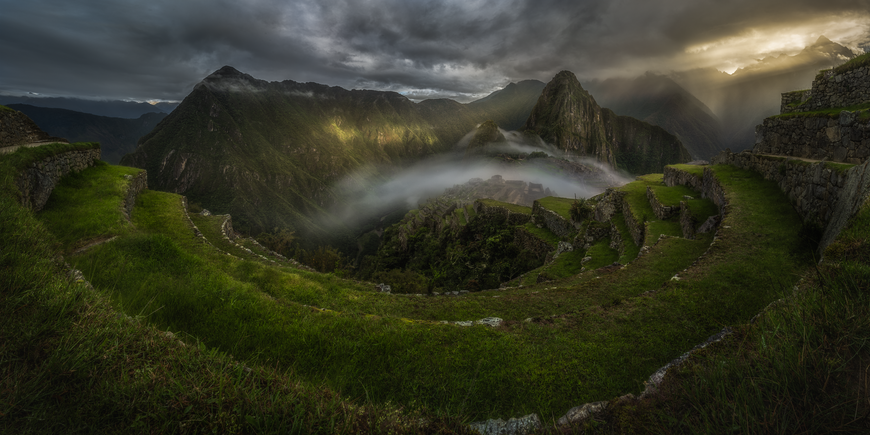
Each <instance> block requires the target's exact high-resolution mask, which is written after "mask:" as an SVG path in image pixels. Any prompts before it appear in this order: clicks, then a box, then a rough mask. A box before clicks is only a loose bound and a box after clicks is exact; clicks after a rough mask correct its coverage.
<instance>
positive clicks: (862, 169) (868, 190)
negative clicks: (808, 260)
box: [819, 160, 870, 253]
mask: <svg viewBox="0 0 870 435" xmlns="http://www.w3.org/2000/svg"><path fill="white" fill-rule="evenodd" d="M844 178H845V181H844V182H843V183H842V186H841V187H840V191H839V196H838V198H837V203H836V204H834V208H833V211H832V212H831V218H830V219H829V220H828V226H827V227H826V228H825V232H824V234H822V240H821V242H820V243H819V251H820V252H822V253H824V252H825V248H826V247H827V246H828V245H830V244H831V242H833V241H834V239H835V238H837V236H838V235H839V234H840V231H841V230H842V229H843V228H844V227H845V226H846V224H847V223H848V222H849V219H850V218H851V217H852V216H854V215H855V213H857V212H858V210H859V209H860V208H861V206H862V205H864V203H865V202H866V201H867V200H868V195H870V160H868V161H866V162H864V164H863V165H858V166H855V167H853V168H851V169H849V170H848V171H846V174H845V177H844ZM838 180H839V177H838Z"/></svg>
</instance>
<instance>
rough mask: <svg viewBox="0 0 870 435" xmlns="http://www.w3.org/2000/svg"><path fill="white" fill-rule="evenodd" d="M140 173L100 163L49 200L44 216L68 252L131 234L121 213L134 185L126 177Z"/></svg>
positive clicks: (63, 182)
mask: <svg viewBox="0 0 870 435" xmlns="http://www.w3.org/2000/svg"><path fill="white" fill-rule="evenodd" d="M139 172H142V170H141V169H136V168H127V167H124V166H110V165H107V164H105V163H102V162H100V164H98V165H97V166H96V167H94V168H90V169H88V170H87V171H86V174H82V173H78V174H70V175H68V176H66V177H64V178H63V179H62V180H61V181H60V182H59V183H58V185H57V186H56V187H55V191H56V192H57V194H53V195H52V196H51V197H50V198H49V200H48V202H46V204H45V207H44V208H43V210H42V211H41V214H42V216H44V219H45V220H46V221H48V222H51V223H52V226H51V228H50V230H51V232H52V233H54V234H57V238H58V240H59V241H60V242H61V244H62V245H63V249H64V250H65V251H69V250H71V249H75V248H80V247H81V246H82V245H83V244H86V243H88V242H92V241H99V240H105V239H107V238H109V237H112V236H116V235H119V234H124V233H126V232H128V231H130V229H131V226H130V223H129V222H127V221H126V220H125V219H124V218H123V217H122V216H121V213H120V209H121V206H122V201H123V199H124V198H123V195H124V194H125V193H126V189H127V186H128V185H129V184H130V181H129V180H128V179H127V178H125V176H133V175H135V174H137V173H139ZM77 204H87V207H77V206H76V205H77Z"/></svg>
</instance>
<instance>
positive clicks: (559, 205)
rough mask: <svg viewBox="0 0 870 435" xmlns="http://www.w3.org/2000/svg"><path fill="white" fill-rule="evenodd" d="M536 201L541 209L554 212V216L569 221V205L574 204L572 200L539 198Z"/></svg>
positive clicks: (549, 197)
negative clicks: (556, 215)
mask: <svg viewBox="0 0 870 435" xmlns="http://www.w3.org/2000/svg"><path fill="white" fill-rule="evenodd" d="M537 201H538V203H539V204H541V207H544V208H546V209H547V210H550V211H554V212H556V214H558V215H559V216H562V217H563V218H565V219H567V220H568V221H570V220H571V205H572V204H574V201H575V200H574V199H572V198H560V197H557V196H548V197H546V198H541V199H539V200H537Z"/></svg>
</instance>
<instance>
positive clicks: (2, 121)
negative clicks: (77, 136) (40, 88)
mask: <svg viewBox="0 0 870 435" xmlns="http://www.w3.org/2000/svg"><path fill="white" fill-rule="evenodd" d="M37 142H64V143H65V142H66V139H62V138H59V137H53V136H51V135H50V134H48V133H46V132H44V131H42V130H41V129H40V128H39V127H38V126H37V125H36V123H35V122H33V121H32V120H31V119H30V118H28V117H27V115H25V114H23V113H21V112H19V111H17V110H12V109H9V108H7V107H5V106H0V148H5V147H11V146H16V145H24V144H30V143H37Z"/></svg>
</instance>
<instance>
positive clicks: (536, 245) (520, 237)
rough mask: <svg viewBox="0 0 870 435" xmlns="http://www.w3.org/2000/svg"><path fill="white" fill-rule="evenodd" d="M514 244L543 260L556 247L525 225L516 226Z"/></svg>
mask: <svg viewBox="0 0 870 435" xmlns="http://www.w3.org/2000/svg"><path fill="white" fill-rule="evenodd" d="M514 244H515V245H517V247H519V248H520V249H523V250H526V251H529V252H531V253H532V254H534V255H535V258H536V259H537V260H538V261H541V262H543V261H545V260H546V259H547V256H548V255H549V254H550V252H551V251H553V250H554V249H555V246H552V245H550V244H549V243H547V242H545V241H543V240H541V239H539V238H538V237H537V236H535V235H533V234H532V233H530V232H528V231H526V229H525V228H523V227H516V229H515V230H514Z"/></svg>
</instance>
